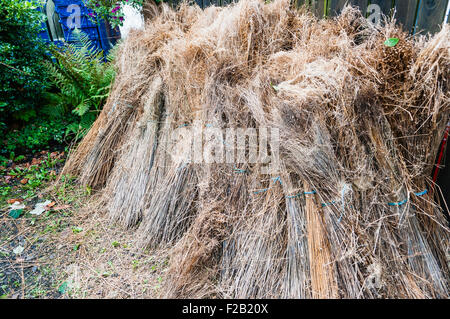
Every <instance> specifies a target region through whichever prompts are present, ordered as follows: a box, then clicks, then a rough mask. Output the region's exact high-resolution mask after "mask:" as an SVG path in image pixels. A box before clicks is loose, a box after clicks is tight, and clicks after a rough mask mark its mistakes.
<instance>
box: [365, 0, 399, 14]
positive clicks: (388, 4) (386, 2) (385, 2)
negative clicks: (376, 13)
mask: <svg viewBox="0 0 450 319" xmlns="http://www.w3.org/2000/svg"><path fill="white" fill-rule="evenodd" d="M370 4H377V5H379V6H380V8H381V13H382V14H384V15H386V16H390V15H391V9H392V4H393V2H392V1H390V0H371V1H370Z"/></svg>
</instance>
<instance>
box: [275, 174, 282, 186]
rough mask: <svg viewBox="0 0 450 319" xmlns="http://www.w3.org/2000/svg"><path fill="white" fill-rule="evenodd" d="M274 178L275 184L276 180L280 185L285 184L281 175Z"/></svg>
mask: <svg viewBox="0 0 450 319" xmlns="http://www.w3.org/2000/svg"><path fill="white" fill-rule="evenodd" d="M272 180H273V183H274V184H275V183H276V182H280V185H283V183H282V182H281V177H280V176H277V177H274V178H272Z"/></svg>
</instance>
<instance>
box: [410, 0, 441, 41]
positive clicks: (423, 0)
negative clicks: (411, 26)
mask: <svg viewBox="0 0 450 319" xmlns="http://www.w3.org/2000/svg"><path fill="white" fill-rule="evenodd" d="M447 5H448V1H447V0H420V2H419V9H418V12H417V24H416V28H415V33H417V32H421V31H423V30H425V31H427V32H431V33H434V32H437V31H439V28H440V25H441V24H442V22H443V21H444V17H445V12H446V10H447Z"/></svg>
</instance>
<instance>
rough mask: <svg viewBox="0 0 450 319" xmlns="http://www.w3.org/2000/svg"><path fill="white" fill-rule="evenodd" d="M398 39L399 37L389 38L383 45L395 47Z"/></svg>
mask: <svg viewBox="0 0 450 319" xmlns="http://www.w3.org/2000/svg"><path fill="white" fill-rule="evenodd" d="M399 41H400V40H399V38H389V39H387V40H386V41H385V42H384V45H385V46H387V47H390V48H392V47H395V46H396V45H397V44H398V42H399Z"/></svg>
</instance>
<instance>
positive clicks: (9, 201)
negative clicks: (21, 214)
mask: <svg viewBox="0 0 450 319" xmlns="http://www.w3.org/2000/svg"><path fill="white" fill-rule="evenodd" d="M15 202H19V203H21V202H23V199H21V198H11V199H8V204H14V203H15Z"/></svg>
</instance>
